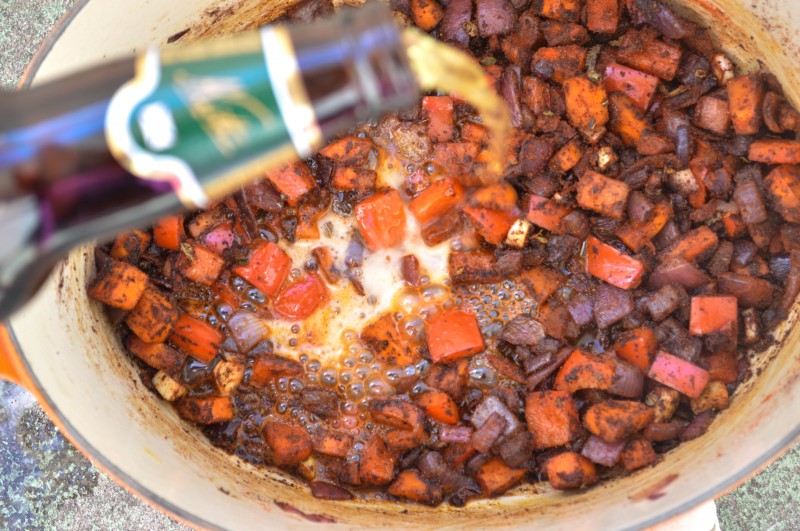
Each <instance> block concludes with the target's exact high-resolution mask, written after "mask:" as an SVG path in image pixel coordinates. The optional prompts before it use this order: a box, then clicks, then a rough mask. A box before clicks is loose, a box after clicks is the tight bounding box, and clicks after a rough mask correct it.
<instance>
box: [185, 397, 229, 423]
mask: <svg viewBox="0 0 800 531" xmlns="http://www.w3.org/2000/svg"><path fill="white" fill-rule="evenodd" d="M175 408H176V409H177V410H178V414H179V415H180V416H181V417H183V418H185V419H186V420H189V421H191V422H194V423H196V424H216V423H218V422H226V421H228V420H231V419H232V418H233V416H234V408H233V400H231V397H229V396H185V397H183V398H181V399H179V400H178V401H177V402H175Z"/></svg>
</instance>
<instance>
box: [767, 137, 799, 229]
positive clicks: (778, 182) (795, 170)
mask: <svg viewBox="0 0 800 531" xmlns="http://www.w3.org/2000/svg"><path fill="white" fill-rule="evenodd" d="M798 147H799V148H800V143H798ZM798 154H799V155H800V150H798ZM764 188H766V189H767V193H768V194H769V196H770V199H772V203H773V204H774V205H775V210H777V211H778V213H779V214H780V215H781V217H783V219H785V220H786V221H788V222H790V223H800V166H790V165H782V166H778V167H777V168H775V169H774V170H772V171H771V172H770V173H769V175H767V177H766V178H765V179H764Z"/></svg>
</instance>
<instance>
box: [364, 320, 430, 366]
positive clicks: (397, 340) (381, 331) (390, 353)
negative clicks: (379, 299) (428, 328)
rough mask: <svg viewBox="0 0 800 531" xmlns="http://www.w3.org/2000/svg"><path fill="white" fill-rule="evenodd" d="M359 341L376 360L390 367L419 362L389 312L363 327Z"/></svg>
mask: <svg viewBox="0 0 800 531" xmlns="http://www.w3.org/2000/svg"><path fill="white" fill-rule="evenodd" d="M361 340H362V341H364V343H366V344H367V346H368V347H370V348H371V349H372V351H373V352H374V353H375V356H376V357H377V358H378V359H380V360H382V361H384V362H386V363H388V364H390V365H399V366H405V365H410V364H412V363H414V362H416V361H418V360H419V354H418V352H417V351H416V350H412V349H411V347H410V345H409V343H408V341H407V339H406V338H404V337H403V335H402V334H401V333H400V330H399V329H398V324H397V319H396V318H395V317H394V314H393V313H391V312H389V313H385V314H383V315H382V316H381V317H379V318H378V319H376V320H375V321H372V322H371V323H369V324H368V325H367V326H366V327H364V329H363V330H362V331H361Z"/></svg>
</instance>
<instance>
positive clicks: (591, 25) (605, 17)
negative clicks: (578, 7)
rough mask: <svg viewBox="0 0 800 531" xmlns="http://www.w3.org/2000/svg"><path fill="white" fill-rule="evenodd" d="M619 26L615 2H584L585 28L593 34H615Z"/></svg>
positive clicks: (608, 0)
mask: <svg viewBox="0 0 800 531" xmlns="http://www.w3.org/2000/svg"><path fill="white" fill-rule="evenodd" d="M617 26H619V5H618V4H617V0H590V1H589V2H586V27H587V28H588V29H589V31H593V32H595V33H615V32H616V31H617Z"/></svg>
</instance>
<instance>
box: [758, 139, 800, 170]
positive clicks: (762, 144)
mask: <svg viewBox="0 0 800 531" xmlns="http://www.w3.org/2000/svg"><path fill="white" fill-rule="evenodd" d="M747 158H748V159H750V160H752V161H753V162H763V163H765V164H800V142H798V141H797V140H787V139H784V138H760V139H758V140H754V141H753V142H752V143H751V144H750V148H749V149H748V152H747Z"/></svg>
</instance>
